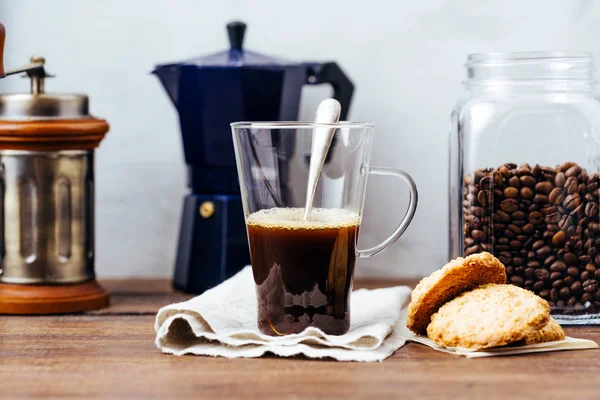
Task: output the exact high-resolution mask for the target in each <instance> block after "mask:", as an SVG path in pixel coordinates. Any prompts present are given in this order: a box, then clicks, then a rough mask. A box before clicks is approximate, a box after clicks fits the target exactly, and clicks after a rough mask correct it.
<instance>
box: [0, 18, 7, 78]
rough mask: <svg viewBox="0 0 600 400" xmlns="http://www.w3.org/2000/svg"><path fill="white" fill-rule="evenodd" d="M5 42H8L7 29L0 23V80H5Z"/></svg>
mask: <svg viewBox="0 0 600 400" xmlns="http://www.w3.org/2000/svg"><path fill="white" fill-rule="evenodd" d="M4 40H6V29H5V28H4V25H2V23H1V22H0V78H4V77H5V76H6V75H4Z"/></svg>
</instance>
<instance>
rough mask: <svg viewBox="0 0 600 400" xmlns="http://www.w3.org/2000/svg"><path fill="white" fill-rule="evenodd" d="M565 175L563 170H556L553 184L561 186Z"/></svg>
mask: <svg viewBox="0 0 600 400" xmlns="http://www.w3.org/2000/svg"><path fill="white" fill-rule="evenodd" d="M566 179H567V178H566V176H565V174H564V172H558V173H557V174H556V177H555V178H554V184H555V185H556V186H559V187H563V186H564V184H565V181H566Z"/></svg>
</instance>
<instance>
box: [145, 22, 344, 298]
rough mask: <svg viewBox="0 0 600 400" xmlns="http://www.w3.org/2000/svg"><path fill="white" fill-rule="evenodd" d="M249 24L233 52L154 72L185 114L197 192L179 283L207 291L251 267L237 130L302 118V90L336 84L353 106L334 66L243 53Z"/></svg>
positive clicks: (240, 30) (180, 254) (239, 31)
mask: <svg viewBox="0 0 600 400" xmlns="http://www.w3.org/2000/svg"><path fill="white" fill-rule="evenodd" d="M245 30H246V25H245V24H244V23H242V22H232V23H230V24H228V25H227V31H228V34H229V43H230V45H231V48H230V49H229V50H227V51H223V52H219V53H216V54H212V55H208V56H205V57H198V58H193V59H190V60H186V61H181V62H177V63H170V64H161V65H157V67H156V68H155V70H154V71H153V73H154V74H156V76H158V78H159V79H160V82H161V83H162V84H163V86H164V88H165V90H166V92H167V94H168V95H169V98H170V99H171V101H172V102H173V104H174V105H175V108H176V109H177V112H178V113H179V121H180V126H181V136H182V139H183V151H184V155H185V162H186V164H187V176H188V180H187V183H188V187H189V188H190V191H191V192H190V193H189V194H188V195H186V196H185V199H184V202H183V214H182V219H181V230H180V233H179V245H178V248H177V259H176V263H175V276H174V281H173V282H174V286H175V287H176V288H178V289H180V290H184V291H186V292H190V293H202V292H204V291H205V290H207V289H210V288H211V287H213V286H215V285H217V284H219V283H221V282H222V281H224V280H225V279H227V278H229V277H230V276H232V275H233V274H235V273H236V272H237V271H239V270H240V269H241V268H242V267H243V266H244V265H248V264H249V263H250V253H249V251H248V240H247V237H246V228H245V223H244V215H243V211H242V203H241V198H240V188H239V184H238V178H237V171H236V165H235V156H234V151H233V142H232V137H231V128H230V126H229V124H230V123H231V122H235V121H295V120H297V119H298V111H299V106H300V97H301V91H302V86H304V85H318V84H323V83H329V84H331V85H332V86H333V89H334V95H333V97H334V98H336V99H337V100H338V101H339V102H340V103H341V105H342V115H341V119H345V117H346V115H347V113H348V109H349V107H350V100H351V98H352V93H353V91H354V86H353V84H352V82H351V81H350V80H349V79H348V77H347V76H346V75H345V74H344V73H343V72H342V70H341V69H340V67H339V66H338V65H337V64H336V63H335V62H326V63H317V62H309V63H297V62H288V61H283V60H280V59H276V58H273V57H269V56H265V55H261V54H257V53H254V52H251V51H247V50H244V49H243V48H242V44H243V40H244V33H245Z"/></svg>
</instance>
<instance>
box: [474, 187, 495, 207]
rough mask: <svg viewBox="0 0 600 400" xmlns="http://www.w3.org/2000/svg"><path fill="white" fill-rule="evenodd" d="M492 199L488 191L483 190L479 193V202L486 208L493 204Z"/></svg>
mask: <svg viewBox="0 0 600 400" xmlns="http://www.w3.org/2000/svg"><path fill="white" fill-rule="evenodd" d="M491 198H492V195H491V194H490V192H488V191H487V190H481V191H480V192H479V193H477V201H479V204H481V205H482V206H484V207H485V206H487V205H488V203H490V202H491V201H490V200H491Z"/></svg>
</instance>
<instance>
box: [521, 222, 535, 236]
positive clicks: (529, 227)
mask: <svg viewBox="0 0 600 400" xmlns="http://www.w3.org/2000/svg"><path fill="white" fill-rule="evenodd" d="M521 229H522V231H523V233H525V234H526V235H531V234H532V233H533V230H534V227H533V224H531V223H528V224H525V225H524V226H523V228H521Z"/></svg>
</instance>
